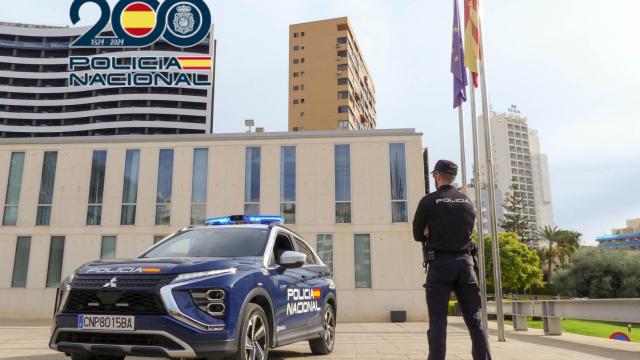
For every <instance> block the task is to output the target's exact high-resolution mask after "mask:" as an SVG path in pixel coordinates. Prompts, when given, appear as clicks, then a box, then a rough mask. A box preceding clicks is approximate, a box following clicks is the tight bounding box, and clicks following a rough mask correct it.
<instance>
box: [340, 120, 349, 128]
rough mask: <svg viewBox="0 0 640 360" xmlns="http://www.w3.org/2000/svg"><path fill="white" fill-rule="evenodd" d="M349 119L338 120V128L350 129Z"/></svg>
mask: <svg viewBox="0 0 640 360" xmlns="http://www.w3.org/2000/svg"><path fill="white" fill-rule="evenodd" d="M348 128H349V120H338V129H348Z"/></svg>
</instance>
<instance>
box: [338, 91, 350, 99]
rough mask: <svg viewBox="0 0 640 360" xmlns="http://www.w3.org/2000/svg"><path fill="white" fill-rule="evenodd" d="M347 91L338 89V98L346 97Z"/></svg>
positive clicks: (347, 96)
mask: <svg viewBox="0 0 640 360" xmlns="http://www.w3.org/2000/svg"><path fill="white" fill-rule="evenodd" d="M348 98H349V92H348V91H338V99H348Z"/></svg>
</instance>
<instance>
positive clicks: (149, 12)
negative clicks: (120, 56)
mask: <svg viewBox="0 0 640 360" xmlns="http://www.w3.org/2000/svg"><path fill="white" fill-rule="evenodd" d="M121 22H122V27H123V28H124V31H126V33H127V34H129V35H130V36H133V37H143V36H146V35H148V34H149V33H150V32H151V31H152V30H153V28H154V27H155V26H156V13H155V11H154V10H153V8H152V7H151V6H149V4H145V3H142V2H134V3H131V4H129V5H128V6H127V7H125V8H124V11H123V12H122V18H121Z"/></svg>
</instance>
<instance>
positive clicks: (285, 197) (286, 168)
mask: <svg viewBox="0 0 640 360" xmlns="http://www.w3.org/2000/svg"><path fill="white" fill-rule="evenodd" d="M280 213H281V214H282V215H283V216H284V221H285V223H287V224H295V222H296V147H295V146H282V147H280Z"/></svg>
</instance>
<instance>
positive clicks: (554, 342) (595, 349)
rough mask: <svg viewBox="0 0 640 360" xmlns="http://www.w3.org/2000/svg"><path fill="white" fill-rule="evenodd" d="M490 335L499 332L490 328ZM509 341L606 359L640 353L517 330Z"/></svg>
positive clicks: (623, 359)
mask: <svg viewBox="0 0 640 360" xmlns="http://www.w3.org/2000/svg"><path fill="white" fill-rule="evenodd" d="M489 333H490V335H493V336H497V335H498V332H497V331H496V330H493V329H489ZM506 338H507V342H509V339H513V340H518V341H522V342H525V343H530V344H535V345H541V346H548V347H557V348H561V349H563V350H571V351H575V352H578V353H582V354H587V355H594V356H600V357H602V358H606V359H616V360H638V359H639V358H640V357H639V356H640V355H638V352H636V351H627V350H623V349H620V350H616V349H611V348H608V347H607V348H605V347H601V346H594V345H588V344H584V343H575V342H571V341H566V340H563V339H562V336H549V335H537V334H535V335H534V334H524V333H518V332H515V331H508V333H507V335H506Z"/></svg>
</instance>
